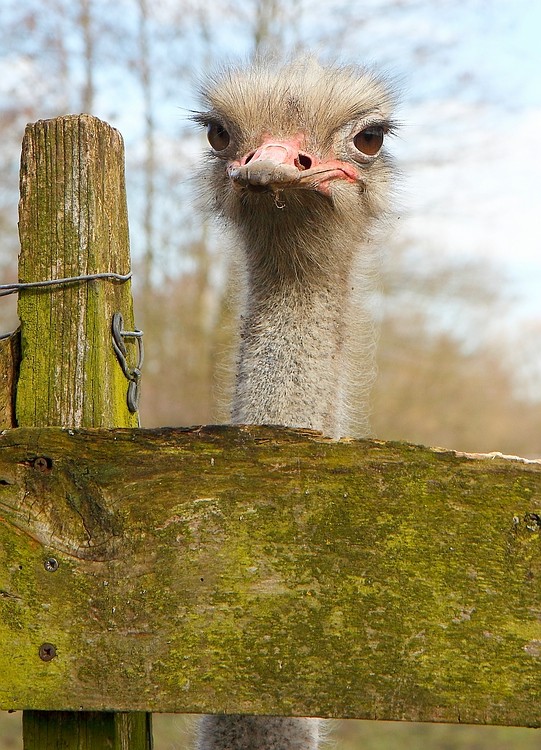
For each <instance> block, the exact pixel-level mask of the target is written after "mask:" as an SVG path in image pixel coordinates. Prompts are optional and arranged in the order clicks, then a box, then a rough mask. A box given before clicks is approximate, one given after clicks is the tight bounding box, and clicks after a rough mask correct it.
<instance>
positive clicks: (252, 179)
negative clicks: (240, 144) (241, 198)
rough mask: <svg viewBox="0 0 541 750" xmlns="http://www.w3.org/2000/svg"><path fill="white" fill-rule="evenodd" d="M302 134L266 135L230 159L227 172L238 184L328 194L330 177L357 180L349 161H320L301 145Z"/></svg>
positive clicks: (235, 183) (257, 187) (261, 188)
mask: <svg viewBox="0 0 541 750" xmlns="http://www.w3.org/2000/svg"><path fill="white" fill-rule="evenodd" d="M302 140H303V136H302V134H299V135H297V136H294V137H292V138H290V139H287V140H285V139H284V140H273V139H272V138H271V137H270V136H266V137H265V139H264V141H263V143H262V144H261V146H260V147H259V148H258V149H256V150H255V151H252V152H250V153H248V154H245V155H244V156H243V157H242V158H241V159H240V160H235V161H232V162H229V164H228V166H227V174H228V175H229V177H230V178H231V180H232V182H233V184H234V185H235V186H236V187H238V188H244V187H245V188H251V189H255V190H271V191H273V190H280V189H282V188H285V187H290V186H293V187H300V188H307V189H312V190H317V191H318V192H320V193H323V194H324V195H327V196H330V194H331V182H332V181H333V180H346V181H347V182H359V181H360V175H359V172H358V171H357V170H356V169H355V167H354V166H353V165H352V164H350V163H349V162H344V161H340V160H339V159H329V160H326V161H320V160H319V159H318V158H317V157H316V156H315V155H313V154H309V153H307V152H306V151H302V150H301V149H300V144H301V141H302Z"/></svg>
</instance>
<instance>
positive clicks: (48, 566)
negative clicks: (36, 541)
mask: <svg viewBox="0 0 541 750" xmlns="http://www.w3.org/2000/svg"><path fill="white" fill-rule="evenodd" d="M59 566H60V563H59V562H58V560H57V559H56V557H48V558H47V559H46V560H45V561H44V563H43V567H44V568H45V570H46V571H47V572H48V573H55V572H56V571H57V570H58V568H59Z"/></svg>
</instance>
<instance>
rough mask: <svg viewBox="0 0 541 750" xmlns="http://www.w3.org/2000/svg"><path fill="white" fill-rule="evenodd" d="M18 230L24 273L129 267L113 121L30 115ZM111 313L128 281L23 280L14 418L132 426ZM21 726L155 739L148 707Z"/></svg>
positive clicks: (35, 276) (121, 304)
mask: <svg viewBox="0 0 541 750" xmlns="http://www.w3.org/2000/svg"><path fill="white" fill-rule="evenodd" d="M19 232H20V239H21V253H20V259H19V278H20V281H22V282H30V281H32V282H33V281H41V280H45V279H58V278H66V277H73V276H79V275H91V274H97V273H112V274H120V275H126V274H127V273H128V271H129V265H130V257H129V240H128V219H127V208H126V195H125V185H124V151H123V143H122V138H121V136H120V134H119V133H118V132H117V131H116V130H114V129H113V128H112V127H110V126H109V125H107V124H106V123H104V122H101V121H100V120H97V119H96V118H94V117H90V116H88V115H81V116H66V117H59V118H56V119H54V120H40V121H38V122H36V123H34V124H32V125H29V126H28V127H27V129H26V133H25V136H24V141H23V152H22V158H21V199H20V206H19ZM114 313H121V315H122V316H123V320H124V326H123V327H124V329H126V330H130V331H133V330H134V328H133V310H132V298H131V289H130V283H129V282H119V281H116V282H115V281H113V280H111V279H103V278H102V279H96V280H93V281H80V282H76V283H71V284H66V285H62V286H58V287H44V288H40V289H35V288H34V289H27V290H24V291H21V292H20V295H19V318H20V321H21V364H20V374H19V380H18V384H17V400H16V415H15V416H16V422H17V424H18V426H20V427H42V426H51V425H58V426H64V427H135V426H137V423H138V420H137V415H136V414H135V413H132V412H130V410H129V409H128V406H127V390H128V385H129V383H128V381H127V379H126V377H125V374H124V373H123V371H122V368H121V366H120V364H119V362H118V361H117V358H116V355H115V353H114V350H113V346H112V340H111V324H112V318H113V315H114ZM126 348H127V350H128V351H127V359H128V360H131V362H130V364H131V366H132V367H133V366H135V363H136V359H137V355H136V343H135V342H134V341H133V340H130V339H127V340H126ZM56 658H61V657H60V656H57V657H56ZM43 669H44V670H46V669H47V663H46V662H44V664H43ZM23 734H24V747H25V750H53V748H54V749H56V748H60V747H61V748H63V750H97V749H98V748H106V747H110V748H112V749H115V750H120V749H121V748H122V750H124V749H126V750H127V749H128V748H129V750H150V748H151V746H152V737H151V714H147V713H112V712H109V713H95V712H84V711H81V712H80V713H79V712H78V713H69V712H68V713H66V712H48V711H25V712H24V714H23Z"/></svg>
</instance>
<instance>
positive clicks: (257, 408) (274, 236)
mask: <svg viewBox="0 0 541 750" xmlns="http://www.w3.org/2000/svg"><path fill="white" fill-rule="evenodd" d="M203 97H204V100H205V106H206V109H205V111H203V112H201V113H198V114H197V115H196V116H195V119H196V121H197V122H199V123H200V124H202V125H204V126H205V127H206V129H207V137H208V141H209V144H210V153H209V159H208V163H207V164H206V165H205V168H204V170H203V172H202V175H201V179H202V190H203V193H204V195H205V196H206V198H207V202H208V204H209V206H210V207H211V209H213V211H214V212H215V213H217V214H218V215H219V216H221V217H222V218H223V219H224V220H225V221H226V223H227V224H228V225H230V227H231V228H232V229H233V230H234V236H235V238H236V242H237V244H238V249H239V250H240V256H241V262H242V265H243V267H244V272H245V274H244V275H245V279H244V281H245V284H244V287H245V299H244V310H243V313H242V317H241V324H240V345H239V353H238V361H237V373H236V381H235V392H234V397H233V404H232V421H233V423H236V424H243V423H244V424H276V425H286V426H292V427H308V428H312V429H314V430H319V431H321V432H323V433H324V434H325V435H327V436H329V437H331V438H339V437H341V436H343V435H344V434H345V433H346V430H347V420H348V403H347V401H348V391H349V388H350V382H351V372H350V371H351V369H352V367H351V365H352V358H351V350H352V348H354V344H355V341H356V336H355V326H354V325H353V326H352V325H351V320H350V319H351V316H352V311H353V310H354V299H355V294H356V292H358V289H359V283H360V281H359V276H358V268H359V260H362V258H363V255H366V254H367V250H366V252H365V253H363V250H362V248H363V246H364V247H365V248H366V247H367V245H368V243H369V242H370V237H371V230H372V227H373V224H374V220H375V219H377V218H378V217H381V215H382V214H383V213H384V212H385V210H386V206H387V194H388V191H389V186H390V179H391V175H392V165H391V161H390V158H389V157H388V156H387V155H386V154H385V152H384V151H383V150H382V147H383V141H384V138H385V135H386V134H387V133H389V132H390V131H392V129H393V122H392V119H391V109H392V95H391V93H390V91H389V89H388V87H387V86H386V85H385V84H384V83H383V82H382V81H380V80H379V79H378V78H376V77H375V76H374V75H373V74H371V73H370V72H367V71H365V70H361V69H358V68H356V67H340V66H325V67H322V66H320V65H319V63H318V62H316V61H315V60H314V59H312V58H304V59H301V60H297V61H293V62H289V63H286V64H276V63H269V62H268V61H267V62H259V63H256V64H255V65H253V66H251V67H249V68H234V69H229V70H226V71H223V72H222V73H220V74H219V75H217V76H216V77H214V78H212V79H209V81H208V82H207V83H206V85H205V86H204V89H203ZM361 385H362V384H361ZM318 735H319V725H318V722H317V720H313V719H290V718H278V717H250V716H205V717H203V719H202V720H201V722H200V726H199V735H198V748H199V750H310V749H313V748H316V747H317V745H318Z"/></svg>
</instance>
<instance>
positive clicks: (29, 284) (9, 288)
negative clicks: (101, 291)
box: [0, 271, 132, 297]
mask: <svg viewBox="0 0 541 750" xmlns="http://www.w3.org/2000/svg"><path fill="white" fill-rule="evenodd" d="M131 277H132V274H131V271H130V273H127V274H120V273H89V274H85V275H83V276H67V277H66V278H64V279H45V280H44V281H19V282H14V283H13V284H0V297H7V295H8V294H15V293H16V292H19V291H21V289H38V288H39V287H43V286H59V285H61V284H75V283H76V282H77V281H94V279H111V281H129V279H131Z"/></svg>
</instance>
